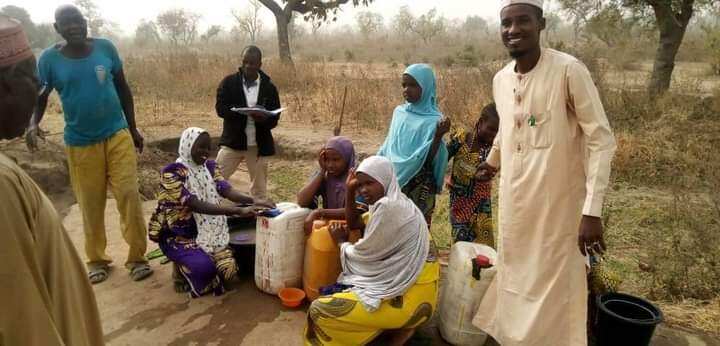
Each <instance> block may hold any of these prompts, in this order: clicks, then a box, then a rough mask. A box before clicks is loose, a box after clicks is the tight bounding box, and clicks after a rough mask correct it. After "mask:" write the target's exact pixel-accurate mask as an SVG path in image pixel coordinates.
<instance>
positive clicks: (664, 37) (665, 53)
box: [648, 23, 687, 95]
mask: <svg viewBox="0 0 720 346" xmlns="http://www.w3.org/2000/svg"><path fill="white" fill-rule="evenodd" d="M686 28H687V26H682V27H680V26H677V25H674V23H673V24H670V25H663V26H660V27H659V29H660V40H659V42H658V48H657V51H656V52H655V62H654V64H653V72H652V77H651V78H650V84H649V85H648V92H650V95H660V94H663V93H664V92H666V91H667V90H668V89H669V88H670V80H671V79H672V73H673V70H674V69H675V56H676V55H677V52H678V50H679V49H680V45H681V44H682V40H683V37H684V36H685V29H686Z"/></svg>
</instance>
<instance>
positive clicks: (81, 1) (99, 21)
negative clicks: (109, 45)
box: [75, 0, 107, 36]
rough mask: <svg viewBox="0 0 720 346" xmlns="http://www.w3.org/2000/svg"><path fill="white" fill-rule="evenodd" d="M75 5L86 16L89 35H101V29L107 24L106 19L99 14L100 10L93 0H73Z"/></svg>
mask: <svg viewBox="0 0 720 346" xmlns="http://www.w3.org/2000/svg"><path fill="white" fill-rule="evenodd" d="M75 5H76V6H77V7H78V8H79V9H80V11H81V12H82V13H83V15H84V16H85V17H86V18H87V23H88V29H89V30H90V35H92V36H101V35H103V34H104V33H103V29H104V27H105V25H106V24H107V22H106V20H105V19H104V18H103V17H102V15H101V14H100V10H99V9H98V7H97V5H96V4H95V2H93V0H75Z"/></svg>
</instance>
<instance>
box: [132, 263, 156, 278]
mask: <svg viewBox="0 0 720 346" xmlns="http://www.w3.org/2000/svg"><path fill="white" fill-rule="evenodd" d="M152 273H153V270H152V268H150V266H149V265H148V264H147V263H137V264H135V265H134V266H133V267H132V268H131V269H130V277H131V278H132V279H133V281H140V280H143V279H145V278H147V277H148V276H150V275H152Z"/></svg>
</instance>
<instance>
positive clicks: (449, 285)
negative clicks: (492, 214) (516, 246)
mask: <svg viewBox="0 0 720 346" xmlns="http://www.w3.org/2000/svg"><path fill="white" fill-rule="evenodd" d="M496 257H497V254H496V252H495V250H493V249H492V248H491V247H489V246H486V245H482V244H475V243H469V242H462V241H461V242H457V243H455V244H454V245H453V246H452V248H451V249H450V261H449V264H448V274H447V280H446V283H445V287H444V288H443V292H442V295H441V296H440V303H439V304H438V306H439V310H440V311H439V317H440V335H442V337H443V339H445V340H446V341H447V342H449V343H451V344H453V345H483V344H485V340H486V339H487V334H486V333H485V332H483V331H482V330H480V329H478V328H477V327H475V326H473V325H472V320H473V317H475V314H476V313H478V306H479V305H480V302H481V301H482V298H483V297H484V296H485V291H487V289H488V286H490V283H491V282H492V280H493V278H494V277H495V267H493V266H492V264H494V263H495V259H496ZM483 262H484V263H483Z"/></svg>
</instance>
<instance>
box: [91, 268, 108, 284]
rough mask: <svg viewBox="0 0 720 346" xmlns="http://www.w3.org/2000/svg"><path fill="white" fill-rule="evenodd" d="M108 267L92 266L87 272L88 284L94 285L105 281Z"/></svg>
mask: <svg viewBox="0 0 720 346" xmlns="http://www.w3.org/2000/svg"><path fill="white" fill-rule="evenodd" d="M109 271H110V267H109V266H108V265H107V264H100V265H93V266H92V267H91V268H90V270H88V279H89V280H90V283H91V284H93V285H95V284H99V283H101V282H103V281H105V280H107V278H108V276H109V273H108V272H109Z"/></svg>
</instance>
